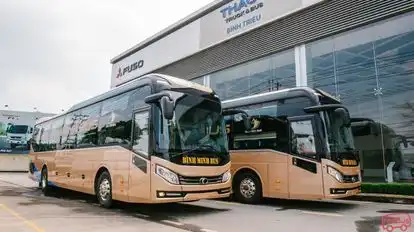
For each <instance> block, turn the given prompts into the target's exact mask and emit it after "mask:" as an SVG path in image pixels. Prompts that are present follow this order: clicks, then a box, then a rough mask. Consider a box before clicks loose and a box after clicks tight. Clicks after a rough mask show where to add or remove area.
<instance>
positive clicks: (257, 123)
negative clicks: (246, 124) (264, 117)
mask: <svg viewBox="0 0 414 232" xmlns="http://www.w3.org/2000/svg"><path fill="white" fill-rule="evenodd" d="M250 123H251V125H252V128H251V129H252V130H257V129H259V127H260V120H259V119H257V118H252V120H251V121H250Z"/></svg>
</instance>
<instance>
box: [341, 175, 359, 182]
mask: <svg viewBox="0 0 414 232" xmlns="http://www.w3.org/2000/svg"><path fill="white" fill-rule="evenodd" d="M343 179H344V183H355V182H358V181H359V175H349V176H348V175H344V176H343Z"/></svg>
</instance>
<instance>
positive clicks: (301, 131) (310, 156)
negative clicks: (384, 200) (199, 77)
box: [223, 87, 361, 203]
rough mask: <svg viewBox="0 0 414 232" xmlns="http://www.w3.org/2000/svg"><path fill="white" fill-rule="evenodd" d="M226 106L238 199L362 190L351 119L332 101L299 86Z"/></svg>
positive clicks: (320, 196)
mask: <svg viewBox="0 0 414 232" xmlns="http://www.w3.org/2000/svg"><path fill="white" fill-rule="evenodd" d="M223 108H224V114H225V115H226V117H225V118H226V127H227V133H228V138H229V149H230V150H231V162H232V176H233V192H234V195H235V198H236V199H237V200H239V201H241V202H245V203H254V202H257V201H259V200H260V198H261V197H270V198H284V199H305V200H306V199H327V198H343V197H347V196H351V195H355V194H357V193H359V192H360V185H361V177H360V167H359V160H358V156H357V152H356V150H355V147H354V142H353V137H352V133H351V127H350V126H351V123H350V116H349V113H348V110H347V109H346V108H345V107H344V106H343V105H342V104H341V103H340V101H338V100H337V99H335V98H334V97H332V96H330V95H329V94H327V93H325V92H323V91H320V90H317V89H311V88H307V87H303V88H302V87H298V88H291V89H285V90H280V91H275V92H270V93H264V94H258V95H253V96H248V97H243V98H239V99H234V100H228V101H224V102H223Z"/></svg>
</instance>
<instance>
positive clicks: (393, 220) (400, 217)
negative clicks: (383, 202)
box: [381, 213, 411, 232]
mask: <svg viewBox="0 0 414 232" xmlns="http://www.w3.org/2000/svg"><path fill="white" fill-rule="evenodd" d="M410 226H411V217H410V215H409V214H407V213H391V214H387V215H384V216H382V218H381V227H382V228H383V229H384V230H385V231H388V232H393V231H396V230H395V229H400V230H398V231H407V229H408V228H409V227H410Z"/></svg>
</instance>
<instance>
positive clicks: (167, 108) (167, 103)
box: [160, 96, 174, 120]
mask: <svg viewBox="0 0 414 232" xmlns="http://www.w3.org/2000/svg"><path fill="white" fill-rule="evenodd" d="M160 104H161V110H162V114H163V116H164V118H165V119H168V120H171V119H172V118H173V117H174V101H173V100H171V99H170V98H169V97H167V96H164V97H162V98H161V102H160Z"/></svg>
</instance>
